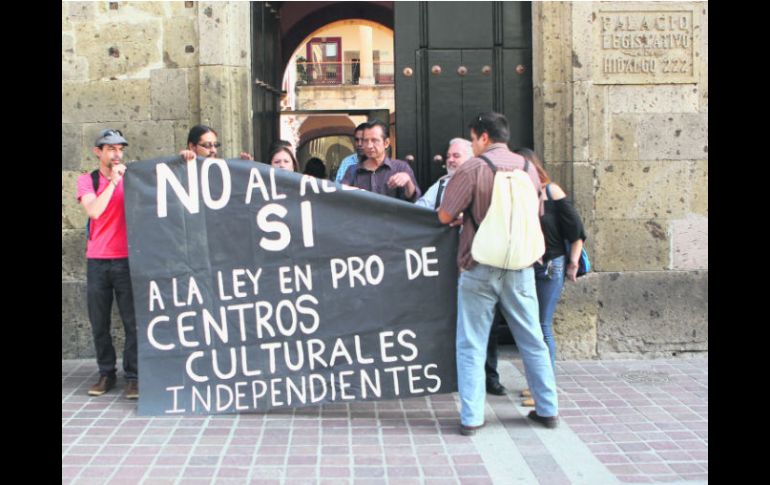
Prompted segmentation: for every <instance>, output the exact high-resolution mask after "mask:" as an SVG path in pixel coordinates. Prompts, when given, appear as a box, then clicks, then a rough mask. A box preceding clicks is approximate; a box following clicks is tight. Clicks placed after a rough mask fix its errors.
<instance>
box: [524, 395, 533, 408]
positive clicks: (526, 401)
mask: <svg viewBox="0 0 770 485" xmlns="http://www.w3.org/2000/svg"><path fill="white" fill-rule="evenodd" d="M521 405H522V406H524V407H527V408H533V407H535V400H534V399H532V398H531V397H527V398H524V399H522V400H521Z"/></svg>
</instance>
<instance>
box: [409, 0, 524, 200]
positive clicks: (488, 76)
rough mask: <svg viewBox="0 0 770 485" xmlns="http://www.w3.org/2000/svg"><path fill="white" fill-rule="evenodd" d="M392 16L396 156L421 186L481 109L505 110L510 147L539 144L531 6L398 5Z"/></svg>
mask: <svg viewBox="0 0 770 485" xmlns="http://www.w3.org/2000/svg"><path fill="white" fill-rule="evenodd" d="M394 16H395V54H396V56H395V57H396V67H395V79H396V81H395V89H396V113H395V114H396V130H397V133H398V143H397V157H398V158H400V159H402V160H408V161H410V162H411V163H412V166H413V168H414V171H415V175H416V176H417V181H418V182H419V183H420V186H421V187H422V188H423V189H426V188H427V187H428V186H429V185H430V184H431V183H433V182H434V181H435V180H436V179H437V178H438V177H440V176H441V175H443V174H444V173H445V170H444V167H443V165H444V164H443V159H444V155H445V153H446V148H447V142H448V141H449V140H450V139H451V138H454V137H458V136H461V137H464V138H468V136H469V135H468V129H467V126H468V123H470V121H471V119H472V118H473V116H475V115H477V114H478V113H479V112H481V111H498V112H501V113H503V114H505V115H506V117H507V118H508V121H509V122H510V123H511V141H510V145H511V147H518V146H530V147H531V146H532V145H533V134H532V124H533V121H532V69H531V64H532V62H531V59H532V30H531V5H530V3H527V2H395V11H394ZM517 68H518V69H517Z"/></svg>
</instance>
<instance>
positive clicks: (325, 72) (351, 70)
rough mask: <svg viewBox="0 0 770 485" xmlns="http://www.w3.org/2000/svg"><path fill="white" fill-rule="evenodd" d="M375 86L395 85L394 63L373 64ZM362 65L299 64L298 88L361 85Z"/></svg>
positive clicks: (337, 63) (381, 62)
mask: <svg viewBox="0 0 770 485" xmlns="http://www.w3.org/2000/svg"><path fill="white" fill-rule="evenodd" d="M373 65H374V66H373V67H374V73H373V74H374V84H393V62H392V61H378V62H374V63H373ZM360 73H361V64H360V63H359V62H298V63H297V85H298V86H319V85H320V86H323V85H337V84H347V85H355V84H358V83H359V80H360V77H361V75H360Z"/></svg>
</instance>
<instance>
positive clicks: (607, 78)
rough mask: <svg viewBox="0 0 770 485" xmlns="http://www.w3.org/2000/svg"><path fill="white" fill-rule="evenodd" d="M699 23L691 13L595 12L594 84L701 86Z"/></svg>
mask: <svg viewBox="0 0 770 485" xmlns="http://www.w3.org/2000/svg"><path fill="white" fill-rule="evenodd" d="M694 20H697V19H696V16H695V15H694V12H693V11H692V10H607V11H603V10H600V11H598V12H596V20H595V22H594V32H595V37H594V39H595V44H594V45H595V50H594V52H595V53H596V54H595V55H594V59H595V61H594V62H595V64H594V79H595V81H594V82H595V83H597V84H668V83H693V82H697V79H696V74H697V62H698V58H696V57H695V56H694V54H693V53H694V52H695V51H696V49H695V46H696V42H697V36H696V35H695V33H696V30H697V29H695V28H694V24H693V21H694Z"/></svg>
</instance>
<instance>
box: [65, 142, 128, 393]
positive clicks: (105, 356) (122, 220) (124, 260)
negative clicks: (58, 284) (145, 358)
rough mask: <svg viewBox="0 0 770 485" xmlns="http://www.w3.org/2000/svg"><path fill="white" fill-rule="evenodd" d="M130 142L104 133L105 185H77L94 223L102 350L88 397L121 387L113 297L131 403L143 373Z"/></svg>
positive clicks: (93, 285)
mask: <svg viewBox="0 0 770 485" xmlns="http://www.w3.org/2000/svg"><path fill="white" fill-rule="evenodd" d="M127 145H128V142H127V141H126V139H125V138H123V134H122V133H121V132H120V131H118V130H112V129H106V130H101V131H100V132H99V133H98V135H97V136H96V141H95V142H94V147H93V148H92V151H93V153H94V155H96V157H97V158H98V159H99V169H98V172H99V173H98V176H99V183H98V186H97V187H94V178H93V176H92V174H90V173H86V174H83V175H81V176H80V177H79V178H78V181H77V198H78V201H80V204H81V205H82V206H83V209H84V210H85V212H86V214H87V215H88V217H89V218H90V222H89V236H88V243H87V249H86V258H87V260H88V264H87V274H86V286H87V298H88V319H89V320H90V321H91V331H92V333H93V338H94V346H95V347H96V362H97V365H98V366H99V381H98V382H97V383H96V384H94V385H93V386H91V388H90V389H89V390H88V394H89V395H91V396H101V395H102V394H104V393H105V392H107V391H109V390H110V389H112V388H113V387H115V381H116V371H117V368H116V361H117V359H116V356H115V347H113V345H112V336H111V335H110V324H111V322H110V314H111V310H112V299H113V296H112V295H113V292H114V293H115V298H116V299H117V302H118V310H119V311H120V318H121V319H122V320H123V328H124V330H125V332H126V342H125V346H124V348H123V371H124V373H125V378H126V388H125V397H126V398H128V399H137V398H138V397H139V381H138V377H139V376H138V372H137V371H138V368H137V360H138V359H137V343H136V318H135V316H134V297H133V293H132V290H131V274H130V272H129V268H128V239H127V238H126V216H125V213H124V211H123V174H124V173H125V171H126V166H125V165H124V164H123V148H124V147H125V146H127Z"/></svg>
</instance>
